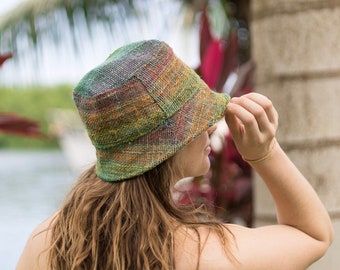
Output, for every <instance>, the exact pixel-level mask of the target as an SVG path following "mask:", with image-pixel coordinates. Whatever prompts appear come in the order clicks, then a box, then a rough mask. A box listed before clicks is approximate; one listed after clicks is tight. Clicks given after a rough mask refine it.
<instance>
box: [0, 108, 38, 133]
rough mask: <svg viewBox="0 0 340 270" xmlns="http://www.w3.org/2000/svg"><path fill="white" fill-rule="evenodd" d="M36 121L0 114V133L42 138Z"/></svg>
mask: <svg viewBox="0 0 340 270" xmlns="http://www.w3.org/2000/svg"><path fill="white" fill-rule="evenodd" d="M39 126H40V125H39V123H38V122H37V121H34V120H31V119H28V118H25V117H22V116H20V115H18V114H15V113H0V132H3V133H8V134H14V135H20V136H29V137H39V138H42V137H44V135H43V134H42V133H41V131H40V130H39Z"/></svg>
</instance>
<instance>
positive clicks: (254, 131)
mask: <svg viewBox="0 0 340 270" xmlns="http://www.w3.org/2000/svg"><path fill="white" fill-rule="evenodd" d="M227 111H228V112H229V113H230V114H232V116H233V117H234V118H235V119H238V120H235V119H233V118H231V119H227V121H229V120H230V121H231V123H230V125H231V127H229V128H232V129H231V131H232V132H235V133H236V134H238V136H247V137H248V136H249V137H258V136H259V135H260V130H259V127H258V124H257V121H256V119H255V117H254V115H253V114H252V113H250V112H249V111H248V110H246V109H245V108H244V107H243V106H241V105H239V104H237V103H234V102H230V103H229V104H228V106H227ZM228 118H229V117H228ZM228 126H229V124H228Z"/></svg>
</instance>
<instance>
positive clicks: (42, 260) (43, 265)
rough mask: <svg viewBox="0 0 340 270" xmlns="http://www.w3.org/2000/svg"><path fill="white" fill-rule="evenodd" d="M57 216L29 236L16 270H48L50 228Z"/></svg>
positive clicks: (40, 225)
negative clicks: (47, 250)
mask: <svg viewBox="0 0 340 270" xmlns="http://www.w3.org/2000/svg"><path fill="white" fill-rule="evenodd" d="M55 216H56V214H55V215H53V216H51V217H49V218H48V219H46V220H45V221H43V222H42V223H41V224H39V225H38V226H37V227H36V228H35V229H34V231H33V232H32V233H31V235H30V236H29V238H28V240H27V242H26V245H25V248H24V250H23V252H22V254H21V257H20V259H19V261H18V264H17V266H16V270H26V269H27V270H28V269H37V270H39V269H44V270H45V269H48V267H47V252H46V249H47V248H48V246H49V243H50V230H49V227H50V225H51V223H52V222H53V219H54V218H55Z"/></svg>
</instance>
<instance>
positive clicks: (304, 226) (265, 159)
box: [226, 93, 333, 270]
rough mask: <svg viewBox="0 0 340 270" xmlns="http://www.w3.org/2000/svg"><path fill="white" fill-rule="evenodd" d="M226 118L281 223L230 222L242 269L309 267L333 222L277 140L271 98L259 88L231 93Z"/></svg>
mask: <svg viewBox="0 0 340 270" xmlns="http://www.w3.org/2000/svg"><path fill="white" fill-rule="evenodd" d="M226 121H227V124H228V126H229V128H230V130H231V132H232V135H233V139H234V142H235V144H236V146H237V148H238V151H239V152H240V154H241V155H242V156H243V158H244V159H245V160H247V161H248V162H249V163H250V164H251V166H252V167H253V168H254V169H255V170H256V171H257V173H258V174H259V175H260V176H261V178H262V179H263V181H264V182H265V183H266V185H267V187H268V189H269V191H270V193H271V194H272V197H273V199H274V201H275V205H276V209H277V217H278V223H279V224H278V225H273V226H265V227H261V228H256V229H247V228H242V227H238V226H232V225H230V226H229V227H230V229H231V230H232V232H233V233H234V235H235V239H236V244H237V248H235V255H236V257H238V258H239V261H240V263H241V266H239V268H238V269H252V270H255V269H276V270H277V269H305V268H306V267H308V266H309V265H310V264H311V263H313V262H314V261H315V260H317V259H319V258H320V257H321V256H322V255H323V254H324V253H325V251H326V250H327V248H328V247H329V245H330V244H331V242H332V240H333V227H332V223H331V221H330V218H329V215H328V213H327V211H326V210H325V208H324V206H323V204H322V203H321V201H320V199H319V198H318V196H317V194H316V193H315V191H314V190H313V188H312V187H311V185H310V184H309V182H308V181H307V180H306V179H305V178H304V176H303V175H302V174H301V173H300V172H299V170H298V169H297V168H296V167H295V165H294V164H293V163H292V162H291V161H290V160H289V158H288V157H287V156H286V154H285V153H284V152H283V150H282V149H281V147H280V145H279V143H277V142H276V139H275V133H276V129H277V126H278V115H277V112H276V110H275V108H274V107H273V105H272V102H271V101H270V100H269V99H268V98H266V97H264V96H262V95H260V94H257V93H251V94H247V95H245V96H242V97H240V98H233V99H232V100H231V102H230V103H229V104H228V108H227V114H226ZM243 267H244V268H243Z"/></svg>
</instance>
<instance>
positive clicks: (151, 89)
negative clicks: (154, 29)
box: [73, 40, 230, 182]
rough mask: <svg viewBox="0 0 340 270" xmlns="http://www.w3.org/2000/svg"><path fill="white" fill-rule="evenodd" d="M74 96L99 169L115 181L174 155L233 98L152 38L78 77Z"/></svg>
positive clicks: (105, 177)
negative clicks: (208, 83) (217, 90)
mask: <svg viewBox="0 0 340 270" xmlns="http://www.w3.org/2000/svg"><path fill="white" fill-rule="evenodd" d="M73 98H74V102H75V104H76V106H77V108H78V111H79V114H80V117H81V119H82V121H83V122H84V124H85V127H86V129H87V132H88V135H89V137H90V139H91V141H92V143H93V145H94V146H95V148H96V153H97V164H96V173H97V175H98V177H99V178H101V179H102V180H104V181H112V182H115V181H121V180H125V179H128V178H132V177H134V176H138V175H141V174H143V173H144V172H146V171H148V170H150V169H152V168H154V167H156V166H157V165H158V164H160V163H162V162H163V161H164V160H166V159H168V158H169V157H171V156H173V155H174V154H175V153H176V152H177V151H178V150H180V149H181V148H183V147H184V146H185V145H187V144H189V143H190V142H191V141H192V140H193V139H194V138H196V137H197V136H198V135H200V134H201V133H202V132H204V131H205V130H207V129H208V128H209V127H210V126H212V125H213V124H214V123H215V122H217V121H218V120H219V119H221V118H222V117H223V115H224V112H225V109H226V105H227V103H228V102H229V99H230V97H229V96H228V95H227V94H220V93H216V92H213V91H211V90H210V89H209V88H208V86H207V85H206V84H205V83H204V82H203V81H202V80H201V79H200V77H199V76H198V75H197V74H196V73H195V72H194V71H193V70H192V69H191V68H190V67H188V66H187V65H186V64H184V63H183V62H182V61H181V60H180V59H179V58H178V57H176V56H175V54H174V53H173V51H172V49H171V48H170V47H169V46H168V45H167V44H166V43H164V42H161V41H157V40H148V41H140V42H136V43H132V44H129V45H126V46H123V47H121V48H119V49H117V50H116V51H114V52H113V53H112V54H111V55H110V56H109V57H108V58H107V59H106V61H105V62H104V63H102V64H101V65H99V66H97V67H96V68H94V69H93V70H91V71H90V72H88V73H87V74H86V75H85V76H84V77H83V78H82V79H81V81H80V82H79V84H78V85H77V86H76V88H75V89H74V91H73Z"/></svg>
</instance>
